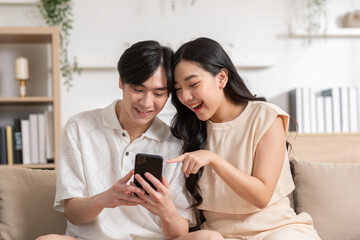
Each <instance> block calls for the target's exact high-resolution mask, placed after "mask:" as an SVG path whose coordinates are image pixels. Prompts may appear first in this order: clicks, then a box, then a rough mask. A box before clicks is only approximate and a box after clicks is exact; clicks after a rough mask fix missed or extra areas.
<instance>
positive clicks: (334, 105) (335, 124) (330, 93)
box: [321, 87, 341, 132]
mask: <svg viewBox="0 0 360 240" xmlns="http://www.w3.org/2000/svg"><path fill="white" fill-rule="evenodd" d="M321 95H323V96H324V97H325V106H326V107H325V114H326V118H325V119H326V120H327V121H329V119H328V118H330V117H328V116H327V114H328V112H330V111H331V122H332V128H330V127H328V126H326V130H327V132H328V131H330V132H341V109H340V88H338V87H334V88H329V89H325V90H322V91H321ZM328 101H330V103H327V102H328ZM327 105H329V106H327ZM329 108H331V110H330V109H329ZM329 124H330V123H329ZM330 129H332V130H330Z"/></svg>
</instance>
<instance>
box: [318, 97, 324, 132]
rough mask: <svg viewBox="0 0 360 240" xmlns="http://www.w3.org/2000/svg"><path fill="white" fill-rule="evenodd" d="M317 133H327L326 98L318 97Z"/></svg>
mask: <svg viewBox="0 0 360 240" xmlns="http://www.w3.org/2000/svg"><path fill="white" fill-rule="evenodd" d="M316 132H319V133H323V132H325V110H324V97H323V96H321V95H320V94H317V95H316Z"/></svg>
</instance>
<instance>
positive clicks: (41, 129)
mask: <svg viewBox="0 0 360 240" xmlns="http://www.w3.org/2000/svg"><path fill="white" fill-rule="evenodd" d="M37 116H38V147H39V150H38V151H39V159H38V162H37V163H40V164H45V163H47V162H46V152H45V144H46V142H45V114H43V113H41V114H37Z"/></svg>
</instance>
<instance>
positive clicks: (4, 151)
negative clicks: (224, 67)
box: [0, 127, 7, 165]
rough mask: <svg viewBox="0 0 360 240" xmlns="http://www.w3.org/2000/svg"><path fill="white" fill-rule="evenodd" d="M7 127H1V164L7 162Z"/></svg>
mask: <svg viewBox="0 0 360 240" xmlns="http://www.w3.org/2000/svg"><path fill="white" fill-rule="evenodd" d="M6 142H7V140H6V128H5V127H0V164H3V165H4V164H7V146H6Z"/></svg>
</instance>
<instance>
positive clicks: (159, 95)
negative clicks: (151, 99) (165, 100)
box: [154, 93, 164, 97]
mask: <svg viewBox="0 0 360 240" xmlns="http://www.w3.org/2000/svg"><path fill="white" fill-rule="evenodd" d="M154 95H155V96H157V97H162V96H164V93H154Z"/></svg>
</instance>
